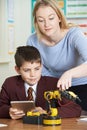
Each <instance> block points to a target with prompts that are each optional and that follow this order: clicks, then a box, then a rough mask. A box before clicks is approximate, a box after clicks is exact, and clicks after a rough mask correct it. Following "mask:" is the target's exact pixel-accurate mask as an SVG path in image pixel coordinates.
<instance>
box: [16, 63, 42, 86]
mask: <svg viewBox="0 0 87 130" xmlns="http://www.w3.org/2000/svg"><path fill="white" fill-rule="evenodd" d="M15 69H16V71H17V73H18V74H20V75H21V77H22V79H23V80H24V81H25V82H26V83H28V84H29V85H34V84H36V83H37V82H38V81H39V80H40V77H41V71H42V64H40V63H37V62H34V63H31V62H26V61H25V62H24V63H23V65H22V66H21V67H20V68H18V67H17V66H16V67H15Z"/></svg>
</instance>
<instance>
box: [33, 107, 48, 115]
mask: <svg viewBox="0 0 87 130" xmlns="http://www.w3.org/2000/svg"><path fill="white" fill-rule="evenodd" d="M33 112H39V113H40V114H46V111H45V110H44V109H43V108H41V107H36V108H35V109H34V110H33Z"/></svg>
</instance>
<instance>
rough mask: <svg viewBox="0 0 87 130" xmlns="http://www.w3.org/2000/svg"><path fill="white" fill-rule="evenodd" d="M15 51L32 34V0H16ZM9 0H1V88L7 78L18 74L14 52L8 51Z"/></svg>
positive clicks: (24, 43)
mask: <svg viewBox="0 0 87 130" xmlns="http://www.w3.org/2000/svg"><path fill="white" fill-rule="evenodd" d="M14 28H15V30H14V45H15V46H14V53H15V49H16V47H18V46H20V45H26V41H27V38H28V36H29V35H30V34H31V0H14ZM8 44H9V41H8V20H7V0H0V88H1V85H2V83H3V82H4V80H5V78H7V77H9V76H12V75H15V74H17V73H16V72H15V69H14V66H15V63H14V53H12V54H9V53H8V49H9V48H8Z"/></svg>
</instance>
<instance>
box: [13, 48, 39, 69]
mask: <svg viewBox="0 0 87 130" xmlns="http://www.w3.org/2000/svg"><path fill="white" fill-rule="evenodd" d="M14 58H15V63H16V65H17V67H19V68H20V67H21V66H22V64H23V63H24V62H25V61H28V62H31V63H34V62H37V63H38V62H39V63H40V64H41V56H40V52H39V51H38V49H36V48H35V47H33V46H19V47H18V48H17V50H16V53H15V56H14Z"/></svg>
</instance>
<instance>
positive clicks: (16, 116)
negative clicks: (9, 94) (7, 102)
mask: <svg viewBox="0 0 87 130" xmlns="http://www.w3.org/2000/svg"><path fill="white" fill-rule="evenodd" d="M9 115H10V117H11V118H12V119H14V120H16V119H20V118H22V117H23V116H24V115H25V113H24V112H23V111H21V110H18V109H15V108H12V107H11V108H10V109H9Z"/></svg>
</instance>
